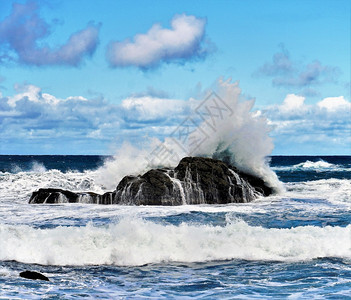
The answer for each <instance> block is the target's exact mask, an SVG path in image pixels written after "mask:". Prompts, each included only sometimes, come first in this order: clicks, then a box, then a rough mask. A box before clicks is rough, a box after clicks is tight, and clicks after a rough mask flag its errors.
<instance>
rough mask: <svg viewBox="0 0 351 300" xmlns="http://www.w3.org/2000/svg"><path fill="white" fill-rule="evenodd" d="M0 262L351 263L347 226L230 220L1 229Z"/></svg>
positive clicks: (132, 221) (350, 227)
mask: <svg viewBox="0 0 351 300" xmlns="http://www.w3.org/2000/svg"><path fill="white" fill-rule="evenodd" d="M0 235H1V240H0V260H15V261H19V262H24V263H37V264H43V265H104V264H105V265H118V266H138V265H144V264H150V263H172V262H207V261H218V260H233V259H245V260H270V261H272V260H274V261H302V260H311V259H315V258H321V257H340V258H351V240H350V236H351V225H348V226H347V227H331V226H326V227H315V226H303V227H302V226H301V227H295V228H291V229H276V228H263V227H255V226H250V225H248V224H247V223H246V222H244V221H241V220H239V221H238V220H237V221H235V220H234V221H230V220H228V222H227V224H226V226H224V227H221V226H210V225H192V224H186V223H182V224H180V225H179V226H176V225H169V224H166V225H165V224H157V223H153V222H150V221H146V220H143V219H130V218H124V219H121V220H120V221H119V223H117V224H110V225H108V226H103V227H102V226H100V227H97V226H93V225H91V224H88V225H87V226H84V227H56V228H53V229H35V228H33V227H30V226H27V225H20V226H18V225H17V226H12V225H3V224H1V225H0Z"/></svg>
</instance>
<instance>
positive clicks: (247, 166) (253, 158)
mask: <svg viewBox="0 0 351 300" xmlns="http://www.w3.org/2000/svg"><path fill="white" fill-rule="evenodd" d="M215 91H216V94H217V95H218V97H219V99H220V100H221V101H223V103H224V104H226V105H227V106H228V110H229V111H230V112H231V115H230V116H227V117H222V118H220V117H219V118H216V120H215V126H213V122H212V126H210V125H211V120H210V119H209V118H207V120H205V121H204V122H203V123H202V124H201V125H200V128H201V127H203V131H204V132H208V133H209V138H208V139H205V140H204V141H203V143H202V144H201V146H200V147H198V148H197V149H196V150H195V151H194V152H193V155H194V156H209V157H212V158H217V159H221V160H224V161H226V162H229V163H230V164H232V165H234V166H235V167H237V168H238V169H240V170H242V171H244V172H246V173H249V174H252V175H256V176H258V177H261V178H262V179H263V180H264V181H265V182H266V183H267V184H268V185H269V186H271V187H272V188H274V189H275V190H276V192H281V191H282V190H283V186H282V184H281V182H280V181H279V179H278V177H277V175H276V174H275V173H274V171H272V170H271V169H270V167H269V161H268V156H269V155H270V154H271V153H272V151H273V149H274V144H273V140H272V138H271V137H270V136H269V133H270V131H271V128H270V126H269V125H268V122H267V119H266V118H265V117H264V116H263V115H262V114H261V112H260V111H252V108H253V106H254V104H255V101H254V100H241V98H242V96H241V89H240V88H239V83H238V82H234V83H232V82H231V79H228V80H226V81H224V80H223V79H219V80H218V81H217V84H216V88H215ZM217 110H218V109H217ZM218 114H220V111H219V110H218V112H217V115H218ZM209 127H211V128H209ZM211 129H212V130H211ZM199 135H201V132H200V131H199V130H195V131H194V132H193V133H192V136H191V138H193V139H194V140H199V139H200V136H199Z"/></svg>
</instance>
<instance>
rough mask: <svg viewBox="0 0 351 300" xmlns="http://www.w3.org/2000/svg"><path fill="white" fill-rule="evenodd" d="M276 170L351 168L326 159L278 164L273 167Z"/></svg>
mask: <svg viewBox="0 0 351 300" xmlns="http://www.w3.org/2000/svg"><path fill="white" fill-rule="evenodd" d="M272 169H273V170H274V171H316V172H345V171H351V168H348V167H346V168H345V167H343V166H340V165H337V164H332V163H328V162H326V161H324V160H322V159H321V160H318V161H315V162H314V161H309V160H307V161H305V162H302V163H299V164H296V165H293V166H276V167H272Z"/></svg>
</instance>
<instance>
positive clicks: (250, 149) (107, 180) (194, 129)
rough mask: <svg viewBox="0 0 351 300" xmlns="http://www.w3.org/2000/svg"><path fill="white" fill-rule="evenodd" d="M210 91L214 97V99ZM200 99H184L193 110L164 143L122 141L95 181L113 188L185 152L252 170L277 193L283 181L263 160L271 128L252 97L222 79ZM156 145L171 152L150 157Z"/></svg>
mask: <svg viewBox="0 0 351 300" xmlns="http://www.w3.org/2000/svg"><path fill="white" fill-rule="evenodd" d="M213 91H214V92H213ZM211 95H214V96H215V99H214V102H211V101H212V100H211V99H210V98H211ZM199 98H201V99H199V100H196V99H192V98H191V99H189V101H188V105H189V107H190V108H191V110H192V111H193V112H194V113H193V114H192V115H191V116H189V118H188V119H187V120H184V122H181V124H180V126H178V128H175V131H174V132H173V133H172V134H171V135H170V136H169V137H166V138H165V139H164V141H163V142H161V141H159V140H158V139H157V138H152V139H149V140H148V141H145V142H144V145H143V147H138V148H137V147H135V146H132V145H130V144H124V145H123V146H122V147H121V148H120V149H119V151H118V152H117V154H116V155H115V156H114V157H113V159H110V160H108V161H106V162H105V165H104V166H103V167H101V168H100V169H99V170H98V172H97V173H98V181H101V183H102V184H103V185H104V186H105V187H106V188H108V189H112V188H115V187H116V185H117V183H118V182H119V181H120V180H121V179H122V178H123V177H124V176H126V175H137V174H140V173H143V172H145V171H147V170H149V169H151V168H155V167H174V166H176V165H177V164H178V162H179V159H181V158H183V157H185V156H205V157H212V158H216V159H221V160H223V161H225V162H227V163H230V164H232V165H234V166H235V167H237V168H238V169H240V170H242V171H244V172H246V173H249V174H252V175H256V176H258V177H260V178H262V179H263V180H264V181H265V182H266V183H267V184H268V185H269V186H270V187H272V188H274V189H275V191H276V192H281V191H282V190H283V187H282V184H281V183H280V181H279V179H278V177H277V176H276V174H275V173H274V172H273V171H272V170H271V169H270V167H269V161H268V159H267V157H268V156H269V155H270V154H271V153H272V150H273V148H274V144H273V140H272V138H271V137H270V136H269V133H270V131H271V128H270V127H269V125H268V122H267V119H266V118H265V117H264V116H262V115H261V113H260V112H259V111H252V108H253V106H254V100H246V99H242V98H243V97H242V95H241V89H240V88H239V84H238V82H234V83H233V82H231V79H228V80H223V79H221V78H220V79H218V80H217V81H216V84H215V87H214V89H213V90H208V91H205V92H204V93H203V94H202V95H201V97H199ZM204 99H205V100H204ZM206 99H207V100H206ZM206 101H207V102H206ZM189 121H190V122H189ZM182 126H183V127H182ZM179 128H181V129H183V131H182V132H183V135H182V136H180V135H179V132H177V130H179ZM184 131H186V132H187V136H184ZM155 149H167V150H168V151H169V152H170V154H171V155H168V156H160V155H159V156H157V155H156V156H153V157H152V155H154V154H153V153H155V151H154V150H155ZM175 158H177V159H175Z"/></svg>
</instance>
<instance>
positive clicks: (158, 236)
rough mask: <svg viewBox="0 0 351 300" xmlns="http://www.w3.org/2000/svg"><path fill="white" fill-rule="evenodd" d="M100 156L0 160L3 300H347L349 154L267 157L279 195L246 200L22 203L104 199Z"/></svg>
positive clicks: (350, 293)
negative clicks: (35, 275) (37, 194)
mask: <svg viewBox="0 0 351 300" xmlns="http://www.w3.org/2000/svg"><path fill="white" fill-rule="evenodd" d="M106 159H107V158H106V157H99V156H0V298H1V299H24V298H26V299H57V298H62V299H81V298H99V299H130V298H137V299H140V298H144V299H162V298H173V299H174V298H182V299H190V298H202V299H216V298H217V299H218V298H225V299H228V298H239V299H245V298H246V299H260V298H263V299H267V298H268V299H269V298H275V299H281V298H291V299H295V298H298V299H310V298H323V299H325V298H329V299H341V298H351V157H350V156H335V157H333V156H328V157H327V156H326V157H322V156H321V157H303V156H298V157H289V156H282V157H279V156H274V157H271V161H270V166H271V168H272V169H273V170H274V171H275V172H276V173H277V175H278V177H279V179H280V181H282V182H283V186H284V191H283V192H282V193H281V194H279V195H274V196H271V197H266V198H260V199H257V200H256V201H254V202H251V203H241V204H229V205H182V206H176V207H158V206H156V207H155V206H149V207H148V206H142V207H137V206H118V205H106V206H104V205H92V204H57V205H29V204H28V200H29V198H30V195H31V193H32V192H33V191H35V190H37V189H39V188H46V187H52V188H62V189H68V190H71V191H93V192H97V193H103V192H105V191H106V187H105V186H104V185H103V184H101V183H100V182H99V180H98V177H99V176H98V174H97V173H98V168H99V167H100V166H102V165H103V163H104V160H106ZM116 185H117V182H116ZM24 270H31V271H37V272H41V273H43V274H45V275H46V276H47V277H49V278H50V281H49V282H46V281H32V280H28V279H24V278H21V277H19V273H20V272H22V271H24Z"/></svg>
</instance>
